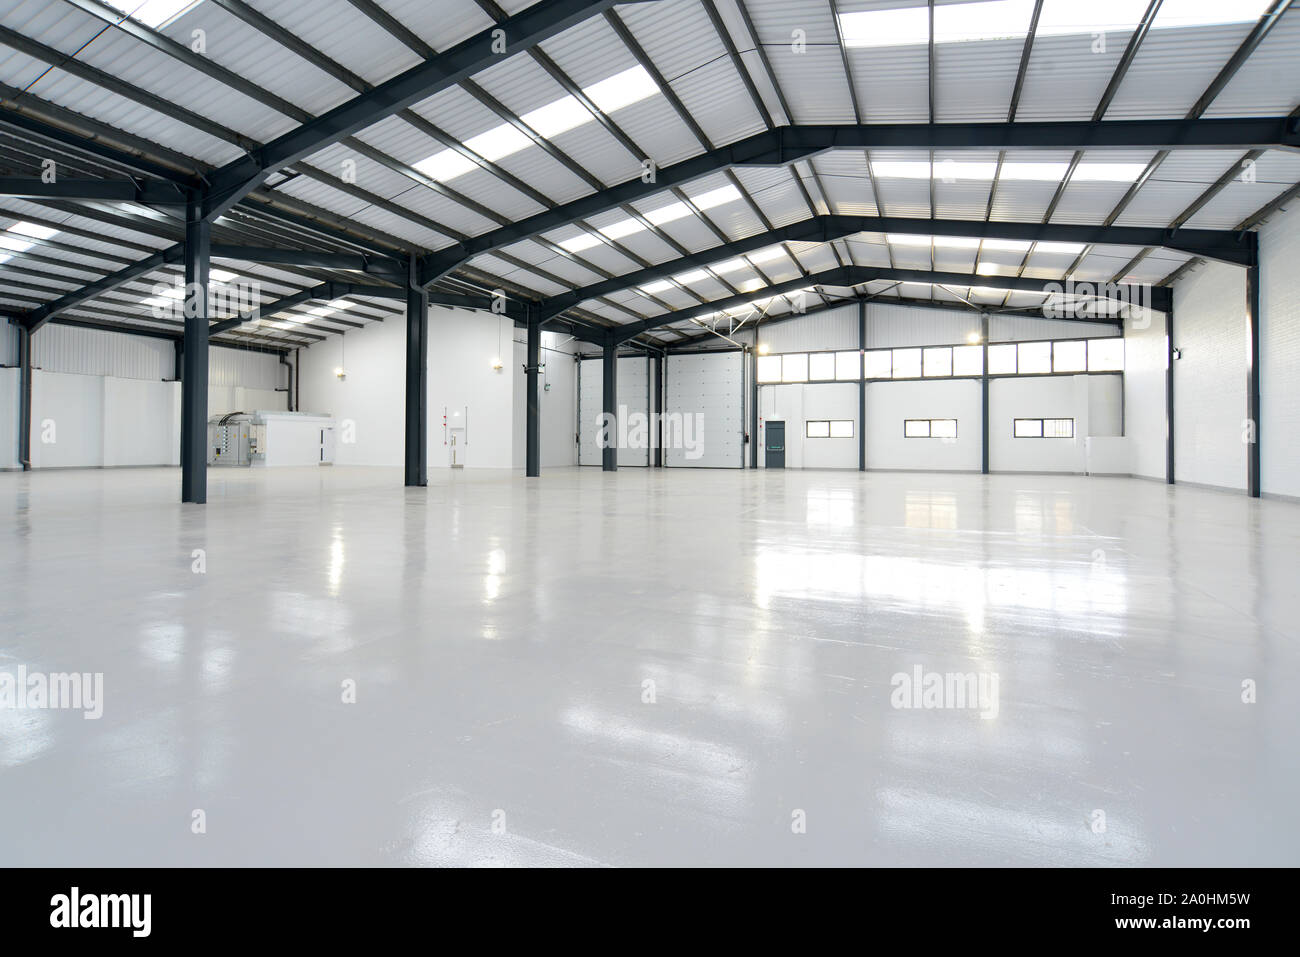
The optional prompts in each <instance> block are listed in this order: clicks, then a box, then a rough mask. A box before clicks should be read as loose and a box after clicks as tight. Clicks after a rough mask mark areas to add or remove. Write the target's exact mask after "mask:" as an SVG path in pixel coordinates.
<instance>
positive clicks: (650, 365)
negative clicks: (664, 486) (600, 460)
mask: <svg viewBox="0 0 1300 957" xmlns="http://www.w3.org/2000/svg"><path fill="white" fill-rule="evenodd" d="M654 374H655V363H654V356H653V355H651V354H650V353H649V352H647V353H646V354H645V417H646V423H647V424H646V428H647V429H649V427H650V426H649V423H650V422H653V421H654V419H653V418H651V413H653V412H654V410H655V408H654V405H655V384H654V379H653V376H654ZM653 444H654V440H653V438H652V437H651V436H650V435H649V434H648V433H647V435H646V449H645V464H646V468H652V467H653V466H654V464H655V460H654V452H653V451H651V448H650V446H652V445H653Z"/></svg>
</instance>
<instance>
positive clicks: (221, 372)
mask: <svg viewBox="0 0 1300 957" xmlns="http://www.w3.org/2000/svg"><path fill="white" fill-rule="evenodd" d="M163 344H164V345H165V346H167V347H168V349H170V348H171V344H170V343H163ZM287 376H288V372H287V371H286V370H285V369H284V367H283V366H282V365H281V364H280V357H279V356H278V355H275V354H273V353H269V352H248V351H246V350H244V349H222V348H220V347H218V346H213V347H212V348H211V349H210V350H209V352H208V385H209V386H225V387H234V386H243V387H244V388H246V389H266V390H270V389H280V388H284V386H285V384H286V383H287V381H288V379H287Z"/></svg>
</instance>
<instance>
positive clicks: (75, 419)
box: [31, 370, 179, 469]
mask: <svg viewBox="0 0 1300 957" xmlns="http://www.w3.org/2000/svg"><path fill="white" fill-rule="evenodd" d="M31 442H32V468H34V469H39V468H73V467H77V466H81V467H86V466H99V465H103V464H104V377H103V376H97V375H74V374H71V373H65V372H45V371H43V370H33V371H32V435H31ZM177 444H178V445H179V440H178V443H177Z"/></svg>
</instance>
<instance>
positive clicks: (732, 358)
mask: <svg viewBox="0 0 1300 957" xmlns="http://www.w3.org/2000/svg"><path fill="white" fill-rule="evenodd" d="M665 367H666V368H665V370H664V412H665V413H667V414H668V415H672V414H674V413H680V414H681V415H683V416H686V415H695V414H699V415H700V416H702V417H703V418H702V420H700V423H701V425H702V429H700V430H697V431H696V432H695V434H694V438H695V440H696V441H697V442H699V443H700V444H701V447H700V451H701V452H702V453H703V454H702V455H701V456H700V457H699V458H687V457H686V449H684V448H680V447H678V448H674V447H673V445H671V444H668V443H667V439H665V444H668V447H667V448H665V449H664V464H665V465H678V466H695V467H697V468H742V467H743V465H744V448H745V446H744V442H743V433H744V428H745V426H744V417H743V413H744V377H743V363H742V358H741V353H740V352H739V351H737V352H715V353H700V354H696V355H673V354H670V355H669V356H668V359H667V361H666V362H665ZM677 444H678V445H680V444H681V443H677Z"/></svg>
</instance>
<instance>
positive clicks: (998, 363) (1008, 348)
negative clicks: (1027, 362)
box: [989, 342, 1016, 375]
mask: <svg viewBox="0 0 1300 957" xmlns="http://www.w3.org/2000/svg"><path fill="white" fill-rule="evenodd" d="M1015 374H1016V345H1015V343H1014V342H1012V343H1006V344H1004V345H997V346H989V375H1015Z"/></svg>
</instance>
